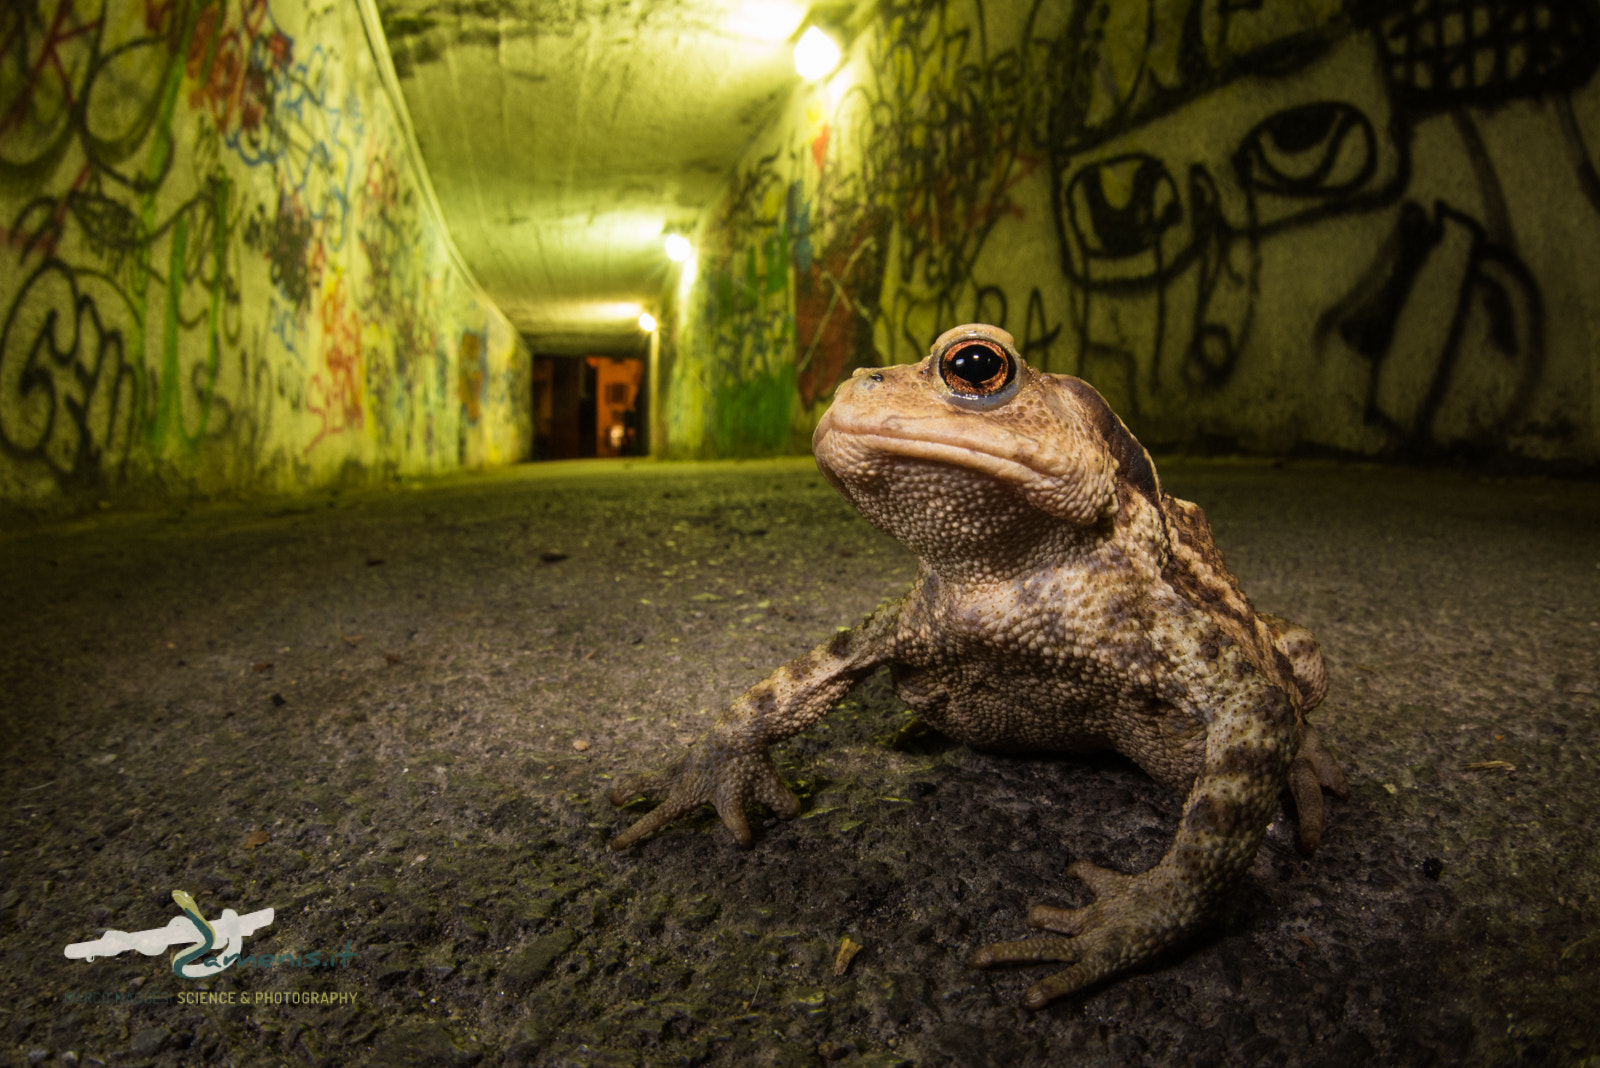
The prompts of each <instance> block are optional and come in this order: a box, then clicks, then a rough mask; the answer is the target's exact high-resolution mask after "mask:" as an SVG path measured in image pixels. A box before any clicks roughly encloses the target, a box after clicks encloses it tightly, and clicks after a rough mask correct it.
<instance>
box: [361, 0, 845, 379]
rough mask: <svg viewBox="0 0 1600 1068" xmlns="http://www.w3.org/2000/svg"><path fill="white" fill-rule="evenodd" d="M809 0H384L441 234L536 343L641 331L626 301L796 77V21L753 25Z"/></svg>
mask: <svg viewBox="0 0 1600 1068" xmlns="http://www.w3.org/2000/svg"><path fill="white" fill-rule="evenodd" d="M807 6H811V7H813V8H815V7H817V5H805V4H804V3H803V2H802V3H796V4H794V5H792V6H791V5H786V4H782V3H779V2H775V0H632V2H626V0H625V2H621V3H615V2H611V3H608V2H604V0H448V2H442V3H441V2H429V0H379V4H378V10H379V13H380V15H381V17H382V20H383V26H384V32H385V35H386V36H387V38H388V41H389V50H390V53H391V55H392V56H393V58H394V64H395V69H396V71H397V73H398V74H399V76H400V84H401V87H402V90H403V91H404V93H405V98H406V104H407V106H408V108H409V109H410V112H411V117H412V122H413V124H414V125H415V127H416V134H417V140H418V142H419V144H420V145H421V148H422V155H423V159H424V161H425V163H426V165H427V167H428V171H429V173H430V175H431V176H432V180H433V185H434V188H435V189H436V191H437V193H438V197H439V201H440V204H441V206H442V208H443V210H444V214H445V219H446V222H447V223H448V225H449V227H450V231H451V234H452V236H453V237H454V239H455V242H456V244H457V246H458V247H459V248H460V250H461V252H462V255H463V256H464V257H465V259H466V261H467V263H468V265H469V266H470V267H471V268H472V270H473V272H474V273H475V274H476V275H477V278H478V281H479V282H480V283H481V284H482V285H483V287H484V288H485V289H486V290H487V291H488V292H489V294H490V296H491V297H493V298H494V300H495V302H496V303H498V304H499V305H500V307H501V309H502V310H504V311H505V313H506V315H507V316H509V317H510V319H511V321H512V322H513V323H514V324H516V326H517V327H518V329H520V330H521V331H522V332H523V333H524V334H525V335H527V336H528V337H529V339H530V341H531V342H532V343H533V345H534V348H535V350H536V351H543V352H570V353H577V352H604V351H613V352H614V351H623V350H637V349H638V348H639V347H640V344H641V341H642V335H641V334H640V332H639V330H638V327H637V325H636V319H637V309H632V310H631V311H630V310H629V309H627V308H626V307H625V306H626V305H629V304H643V305H645V306H646V307H651V306H653V305H654V304H655V303H656V301H657V300H658V299H659V297H660V294H661V292H662V287H663V284H664V282H665V281H666V278H667V274H668V268H669V266H670V264H669V262H668V260H667V259H666V256H665V253H664V251H663V248H662V241H663V238H664V236H665V234H667V233H669V232H672V231H674V230H676V231H680V232H685V233H687V232H688V231H689V230H690V228H691V227H692V225H693V223H694V220H695V219H696V217H697V215H698V213H699V211H700V210H701V209H702V208H703V207H705V206H706V205H707V203H708V202H709V201H710V199H711V198H712V197H713V196H714V195H715V194H716V192H717V190H718V188H719V185H720V183H721V181H722V180H723V179H724V178H725V177H726V176H727V175H728V173H729V172H730V171H731V169H732V167H733V165H734V163H735V162H736V161H737V160H738V158H739V156H740V154H741V153H742V152H743V151H744V149H745V147H746V146H747V145H748V144H749V143H750V141H751V139H752V138H753V136H754V135H755V134H756V133H757V132H758V131H759V130H760V129H761V128H762V127H763V126H764V125H765V124H766V123H767V122H768V121H769V120H770V119H771V118H772V117H773V116H774V114H775V112H776V110H777V109H778V108H779V107H780V106H781V105H782V102H783V100H784V98H785V97H786V96H787V94H788V93H789V91H790V90H791V89H792V88H793V87H794V86H795V85H796V83H797V80H798V76H797V75H796V74H795V71H794V66H793V61H792V58H791V48H792V44H791V41H792V39H793V37H794V36H795V35H796V34H797V33H798V29H799V28H803V24H801V26H800V27H797V28H796V30H795V31H794V32H791V33H790V34H788V35H787V39H780V40H775V41H774V40H763V39H762V35H763V34H765V35H766V36H768V37H770V36H772V34H774V33H776V32H777V29H775V28H773V27H774V22H773V17H774V16H776V17H779V18H781V16H782V15H783V14H784V13H785V12H784V8H785V7H789V8H790V10H789V12H788V14H789V15H790V16H791V17H792V18H793V19H794V21H796V22H799V20H800V19H801V18H802V17H803V16H804V15H805V9H806V7H807ZM763 19H765V20H766V21H763ZM779 28H781V27H779Z"/></svg>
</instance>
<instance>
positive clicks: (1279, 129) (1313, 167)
mask: <svg viewBox="0 0 1600 1068" xmlns="http://www.w3.org/2000/svg"><path fill="white" fill-rule="evenodd" d="M1376 165H1377V150H1376V142H1375V139H1374V137H1373V133H1372V124H1371V123H1370V122H1368V121H1367V117H1366V116H1365V115H1363V114H1362V113H1361V112H1360V111H1358V110H1357V109H1355V108H1353V107H1351V106H1350V105H1349V104H1343V103H1336V102H1328V103H1318V104H1303V105H1301V106H1299V107H1293V108H1288V109H1286V110H1284V111H1280V112H1278V113H1277V114H1275V115H1273V116H1271V117H1270V118H1268V119H1266V120H1265V121H1263V122H1262V123H1260V124H1259V125H1258V126H1256V128H1255V129H1253V130H1251V131H1250V133H1249V135H1248V136H1247V137H1246V138H1245V140H1244V144H1243V145H1242V146H1241V147H1240V149H1239V154H1238V156H1237V157H1236V162H1235V166H1236V167H1237V169H1238V172H1239V180H1240V184H1241V185H1243V186H1245V187H1246V188H1250V189H1255V190H1257V191H1259V192H1265V193H1276V194H1278V195H1280V196H1291V197H1327V196H1334V195H1337V194H1340V193H1347V192H1350V191H1352V190H1355V189H1359V188H1360V187H1361V186H1362V185H1363V184H1364V183H1365V182H1366V181H1367V179H1368V178H1370V177H1371V176H1372V173H1373V170H1374V168H1375V167H1376Z"/></svg>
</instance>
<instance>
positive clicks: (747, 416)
mask: <svg viewBox="0 0 1600 1068" xmlns="http://www.w3.org/2000/svg"><path fill="white" fill-rule="evenodd" d="M1247 7H1248V5H1227V4H1209V3H1200V2H1198V0H1172V2H1167V0H1116V2H1111V0H1099V2H1086V0H1077V2H1068V3H1046V2H1043V0H1040V2H1031V0H1014V2H1010V3H1006V2H989V3H984V4H982V5H979V4H977V3H975V2H973V0H943V2H933V3H907V2H897V0H889V2H887V3H883V4H880V5H878V6H877V7H876V8H875V14H874V15H873V16H872V18H871V20H870V21H869V22H868V23H867V24H866V25H865V26H864V27H863V28H861V29H860V30H859V32H858V33H857V34H856V36H855V38H854V41H853V44H852V45H851V47H850V49H849V52H848V57H847V60H846V63H845V65H844V66H843V67H842V68H841V70H840V72H839V73H838V74H836V75H834V76H833V78H832V79H831V80H829V81H827V82H826V83H817V84H813V85H809V86H804V87H802V88H800V89H798V90H797V91H796V92H795V94H794V96H793V98H792V99H791V100H790V101H789V104H788V107H787V111H786V113H785V115H784V117H783V118H782V120H781V121H780V122H779V123H777V124H776V125H775V126H774V127H773V128H771V129H769V130H768V131H767V132H766V133H765V134H764V135H763V136H762V137H761V138H760V139H759V140H758V141H757V143H756V144H754V145H753V146H752V147H751V149H750V151H749V153H748V154H747V155H746V157H745V158H744V160H743V162H742V163H741V164H740V165H739V167H738V168H737V171H736V172H735V174H734V175H733V176H732V178H731V180H730V181H729V183H728V186H727V188H726V190H725V192H724V194H723V196H722V197H721V199H720V201H719V202H718V203H717V204H716V205H715V207H713V208H712V209H711V210H709V211H708V212H707V213H706V214H705V215H704V217H703V219H702V222H701V225H700V228H699V232H698V234H697V248H698V257H697V261H696V262H695V263H693V264H691V265H690V267H689V269H687V270H686V271H685V272H684V274H683V277H682V279H681V284H680V286H679V288H678V290H677V292H676V293H675V294H674V300H675V303H674V305H673V307H674V321H673V322H672V323H671V324H670V329H669V330H668V332H667V334H666V335H665V336H664V341H665V343H666V350H665V351H664V355H663V359H664V364H665V365H666V366H668V367H669V368H670V375H669V378H668V392H667V394H666V396H665V398H664V410H665V424H666V428H667V432H668V436H669V442H670V449H671V451H672V452H673V453H675V454H678V455H756V454H763V453H768V452H773V451H794V452H799V451H804V449H805V448H806V446H807V443H808V437H809V432H810V429H811V428H812V427H813V426H814V425H815V422H816V419H817V418H818V416H819V415H820V413H821V411H822V409H823V408H824V407H825V406H826V403H827V400H828V398H829V396H830V395H831V392H832V389H833V386H834V385H835V384H836V383H837V382H838V381H839V380H840V379H841V378H843V377H848V375H849V372H850V371H851V369H852V368H854V367H857V366H862V365H867V364H878V363H890V362H905V361H912V360H915V359H919V358H920V357H921V356H922V355H923V354H924V353H925V352H926V349H927V346H928V344H929V342H931V341H932V339H933V338H934V337H936V336H937V335H938V334H939V333H940V332H942V331H943V330H945V329H946V328H948V327H950V326H954V325H956V324H959V323H963V322H969V321H984V322H990V323H995V324H998V325H1002V326H1004V327H1005V328H1006V329H1008V330H1010V331H1011V332H1012V333H1013V334H1014V335H1015V336H1016V337H1017V339H1018V342H1019V344H1020V345H1021V346H1022V349H1023V351H1024V353H1025V355H1026V356H1027V358H1028V359H1029V360H1030V362H1032V363H1033V364H1034V365H1035V366H1038V367H1042V368H1044V369H1047V370H1050V371H1057V372H1067V373H1071V374H1077V375H1081V376H1082V377H1084V378H1086V379H1088V380H1089V381H1090V382H1092V383H1093V384H1094V385H1095V386H1096V387H1097V388H1098V389H1099V390H1100V391H1101V392H1102V393H1104V394H1105V396H1106V397H1107V398H1108V399H1109V400H1110V401H1111V403H1112V404H1113V406H1114V407H1115V408H1116V409H1117V410H1118V411H1119V412H1120V413H1121V414H1122V415H1123V416H1124V418H1125V419H1126V420H1127V421H1128V422H1129V424H1130V425H1131V426H1132V427H1133V428H1134V429H1135V431H1136V432H1137V433H1139V434H1140V435H1141V437H1142V438H1143V439H1144V440H1145V441H1146V442H1147V443H1148V444H1150V445H1152V446H1155V447H1218V446H1221V447H1225V448H1240V449H1245V450H1254V451H1267V452H1282V451H1289V450H1294V449H1297V448H1305V447H1312V448H1325V449H1332V450H1338V451H1341V452H1346V453H1353V454H1360V455H1374V456H1382V455H1419V454H1422V455H1425V454H1434V455H1438V454H1451V453H1465V454H1471V455H1478V456H1484V455H1487V456H1492V457H1517V458H1525V459H1532V460H1535V461H1549V462H1556V463H1564V464H1569V465H1593V464H1595V463H1596V462H1597V461H1600V369H1597V365H1600V356H1597V350H1600V346H1597V344H1596V339H1597V337H1600V176H1597V172H1596V165H1595V161H1596V154H1597V153H1600V86H1597V85H1596V79H1595V77H1594V74H1595V67H1596V64H1597V63H1600V3H1597V2H1596V0H1541V2H1540V3H1538V4H1527V3H1523V2H1521V0H1501V2H1462V3H1459V4H1438V5H1418V4H1415V3H1411V2H1409V0H1379V2H1377V3H1355V2H1353V0H1352V2H1349V3H1341V2H1339V0H1298V2H1284V3H1270V4H1263V5H1259V10H1255V11H1252V10H1247V9H1246V8H1247Z"/></svg>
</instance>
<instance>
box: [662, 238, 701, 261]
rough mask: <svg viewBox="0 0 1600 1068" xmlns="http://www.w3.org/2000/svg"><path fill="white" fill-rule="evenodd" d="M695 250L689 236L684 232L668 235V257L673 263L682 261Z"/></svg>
mask: <svg viewBox="0 0 1600 1068" xmlns="http://www.w3.org/2000/svg"><path fill="white" fill-rule="evenodd" d="M693 251H694V248H693V247H692V246H691V245H690V244H689V239H688V238H687V237H684V236H683V235H682V234H668V235H667V259H669V260H671V261H672V262H673V263H682V262H683V261H684V260H686V259H688V258H689V253H691V252H693Z"/></svg>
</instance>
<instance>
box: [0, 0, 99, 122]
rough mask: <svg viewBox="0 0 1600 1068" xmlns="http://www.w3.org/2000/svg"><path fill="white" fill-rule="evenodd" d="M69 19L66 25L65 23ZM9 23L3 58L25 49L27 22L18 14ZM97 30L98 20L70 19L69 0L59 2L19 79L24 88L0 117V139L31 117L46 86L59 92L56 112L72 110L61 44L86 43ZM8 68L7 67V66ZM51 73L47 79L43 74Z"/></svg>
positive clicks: (71, 92)
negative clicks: (79, 39) (58, 110)
mask: <svg viewBox="0 0 1600 1068" xmlns="http://www.w3.org/2000/svg"><path fill="white" fill-rule="evenodd" d="M69 20H71V21H70V23H69ZM6 21H7V22H9V23H10V27H9V28H10V32H9V33H8V34H6V39H5V42H4V44H0V56H7V55H9V54H10V53H11V51H12V50H13V49H18V48H26V47H27V46H28V44H29V40H28V36H27V34H26V32H25V31H27V29H28V28H29V21H30V20H29V19H27V18H24V17H22V16H21V15H20V14H17V15H15V16H13V17H12V18H10V19H7V20H6ZM99 29H100V20H99V19H90V20H88V21H84V22H79V21H77V20H76V19H74V18H73V11H72V0H63V3H62V4H61V6H60V7H58V8H56V13H55V17H54V18H53V19H51V20H50V27H49V29H47V30H45V32H44V36H43V37H42V38H40V40H39V44H38V49H39V51H38V55H37V56H35V57H34V58H33V60H32V62H31V63H29V64H28V73H27V76H26V78H23V79H19V82H20V83H21V84H22V85H24V86H25V88H24V89H23V90H22V91H21V92H19V93H18V94H17V98H16V99H15V100H14V101H12V104H11V107H9V108H7V109H6V113H5V115H4V116H0V136H3V135H5V134H7V133H10V132H12V131H15V130H19V129H21V128H22V127H23V126H24V125H25V124H26V123H27V121H28V116H29V115H30V114H32V112H33V109H34V103H35V100H36V98H38V97H39V95H40V91H41V90H42V89H43V88H44V87H45V86H46V85H47V84H52V83H53V84H54V85H55V87H56V90H57V91H58V92H59V93H60V96H61V100H60V105H59V107H60V110H61V111H62V112H70V111H72V110H73V109H74V108H75V107H76V106H77V103H78V97H77V92H76V89H75V87H74V86H73V84H72V76H71V75H70V74H69V73H68V72H67V65H66V64H65V63H64V62H62V59H61V52H62V48H63V46H64V45H67V44H69V43H70V42H72V41H74V40H76V39H78V38H80V37H84V36H86V35H89V37H90V42H91V43H92V41H93V36H92V35H94V34H95V33H97V32H98V31H99ZM8 65H9V64H8ZM47 71H49V72H51V73H50V74H49V75H48V77H47V75H46V72H47Z"/></svg>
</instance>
